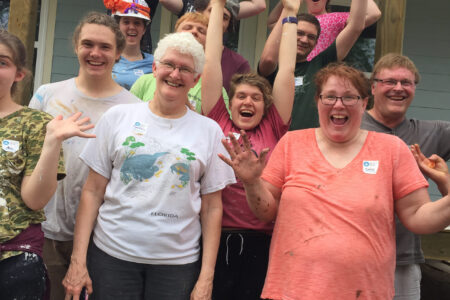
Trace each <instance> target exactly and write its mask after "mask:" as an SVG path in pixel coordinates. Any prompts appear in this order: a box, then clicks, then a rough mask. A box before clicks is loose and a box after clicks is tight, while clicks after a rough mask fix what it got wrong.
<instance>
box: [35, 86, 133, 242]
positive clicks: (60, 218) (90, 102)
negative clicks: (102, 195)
mask: <svg viewBox="0 0 450 300" xmlns="http://www.w3.org/2000/svg"><path fill="white" fill-rule="evenodd" d="M137 102H141V101H140V100H139V99H138V98H137V97H136V96H134V95H133V94H131V93H130V92H128V91H127V90H125V89H122V91H120V92H119V93H117V94H116V95H114V96H111V97H105V98H93V97H89V96H86V95H85V94H83V93H82V92H81V91H80V90H79V89H78V88H77V87H76V84H75V78H71V79H68V80H64V81H59V82H55V83H50V84H45V85H42V86H40V87H39V88H38V90H37V91H36V93H35V94H34V95H33V98H31V101H30V105H29V107H31V108H34V109H37V110H40V111H44V112H46V113H49V114H51V115H52V116H54V117H56V116H58V115H62V116H63V117H64V118H67V117H69V116H71V115H73V114H74V113H76V112H79V111H80V112H82V113H83V117H89V118H90V122H92V123H94V124H95V123H97V121H98V120H99V119H100V117H101V116H102V115H103V113H104V112H105V111H107V110H108V109H109V108H111V107H113V106H114V105H117V104H126V103H137ZM87 141H88V139H85V138H80V137H72V138H69V139H67V140H65V141H64V142H63V144H62V148H63V151H64V164H65V167H66V177H65V178H64V179H63V180H60V181H59V182H58V187H57V189H56V192H55V194H54V196H53V197H52V199H51V200H50V202H49V203H47V205H46V206H45V209H44V211H45V216H46V218H47V220H46V221H45V222H43V223H42V229H43V231H44V234H45V237H47V238H50V239H53V240H58V241H70V240H73V230H74V226H75V216H76V213H77V209H78V203H79V201H80V196H81V189H82V188H83V185H84V182H85V181H86V178H87V175H88V173H89V168H88V167H86V165H85V164H83V162H82V161H81V160H80V159H79V156H80V153H81V151H82V150H83V148H84V146H85V145H86V143H87Z"/></svg>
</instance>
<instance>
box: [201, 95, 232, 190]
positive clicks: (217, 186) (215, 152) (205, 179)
mask: <svg viewBox="0 0 450 300" xmlns="http://www.w3.org/2000/svg"><path fill="white" fill-rule="evenodd" d="M222 102H223V101H222ZM214 125H215V126H214V129H213V130H212V132H211V133H210V139H209V140H210V143H211V144H210V149H211V152H210V155H209V160H208V165H207V166H206V169H205V173H204V174H203V176H202V179H201V183H200V184H201V188H200V193H201V194H202V195H205V194H210V193H213V192H216V191H219V190H222V189H224V188H225V187H226V186H227V185H229V184H233V183H236V177H235V176H234V171H233V169H232V168H231V167H230V166H228V165H227V164H226V163H225V162H223V161H222V160H221V159H220V158H219V153H220V154H223V155H224V156H225V157H228V158H229V155H228V153H227V151H226V150H225V147H224V146H223V144H222V139H224V138H225V136H224V135H223V133H222V130H221V129H220V127H219V126H218V125H217V124H214Z"/></svg>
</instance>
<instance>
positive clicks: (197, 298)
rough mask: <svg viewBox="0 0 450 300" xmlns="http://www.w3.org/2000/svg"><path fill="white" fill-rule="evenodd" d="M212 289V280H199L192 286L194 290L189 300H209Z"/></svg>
mask: <svg viewBox="0 0 450 300" xmlns="http://www.w3.org/2000/svg"><path fill="white" fill-rule="evenodd" d="M212 288H213V280H212V279H201V278H199V279H198V280H197V283H196V284H195V286H194V289H193V290H192V293H191V299H190V300H211V297H212Z"/></svg>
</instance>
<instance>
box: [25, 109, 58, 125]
mask: <svg viewBox="0 0 450 300" xmlns="http://www.w3.org/2000/svg"><path fill="white" fill-rule="evenodd" d="M17 116H18V117H20V119H21V120H22V121H23V122H26V123H33V124H35V123H43V122H45V123H47V122H49V121H50V120H51V119H53V117H52V116H51V115H50V114H48V113H46V112H43V111H40V110H37V109H34V108H30V107H27V106H24V107H23V108H22V109H21V110H20V111H19V113H18V115H17Z"/></svg>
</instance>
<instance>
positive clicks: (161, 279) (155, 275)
mask: <svg viewBox="0 0 450 300" xmlns="http://www.w3.org/2000/svg"><path fill="white" fill-rule="evenodd" d="M204 60H205V58H204V53H203V47H202V46H201V45H200V44H199V43H198V42H197V41H196V40H195V38H194V37H193V36H192V35H191V34H190V33H173V34H170V35H168V36H166V37H165V38H164V39H162V40H161V41H160V42H159V44H158V47H157V49H156V51H155V62H154V63H153V74H154V76H155V79H156V91H155V96H154V98H153V100H152V101H150V102H148V103H139V104H132V105H126V106H125V105H123V106H117V107H114V108H113V109H110V110H109V111H108V112H107V113H106V114H105V115H104V116H103V118H102V119H101V120H100V121H99V122H98V124H97V125H96V135H97V139H95V141H93V142H92V143H89V144H88V145H87V146H86V148H85V149H84V151H83V153H82V154H81V155H80V158H81V159H82V160H83V161H84V162H85V163H86V164H87V165H88V166H89V168H90V173H89V177H88V179H87V182H86V184H85V186H84V188H83V192H82V196H81V201H80V205H79V209H78V214H77V222H76V225H75V243H74V250H73V253H72V263H71V265H70V267H69V271H68V273H67V275H66V277H65V279H64V281H63V284H64V285H65V287H66V292H67V294H68V295H73V296H74V297H75V299H77V298H76V297H77V296H78V295H79V294H80V291H81V289H82V287H86V288H87V291H88V293H92V292H93V294H92V299H102V300H104V299H118V298H119V299H139V300H140V299H158V300H160V299H167V300H169V299H170V300H174V299H175V300H176V299H180V300H181V299H189V297H190V299H209V298H210V295H211V290H212V281H213V277H214V266H215V262H216V256H217V249H218V245H219V239H220V229H221V220H222V199H221V190H222V189H223V188H224V187H225V186H226V185H228V184H230V183H234V182H235V178H234V174H233V171H232V170H231V168H229V167H228V166H227V165H226V164H224V163H223V162H221V161H220V159H219V157H218V154H221V153H225V152H226V151H225V149H224V148H223V146H222V145H221V143H220V141H221V139H222V138H223V137H224V136H223V133H222V131H221V129H220V127H219V126H218V125H217V123H215V122H214V121H212V120H210V119H208V118H206V117H204V116H201V115H199V114H197V113H196V112H193V111H191V110H190V109H188V107H187V106H186V105H185V103H186V101H187V92H188V91H189V89H190V88H192V87H193V86H194V85H195V84H196V83H197V81H198V79H199V77H200V72H201V70H202V68H203V64H204ZM92 230H93V231H94V232H93V243H91V247H90V248H89V255H88V267H89V268H88V269H89V272H88V269H87V268H86V255H87V252H88V244H89V238H90V235H91V232H92ZM200 236H201V237H202V253H201V256H200ZM200 259H201V260H200ZM91 278H92V281H91Z"/></svg>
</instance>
